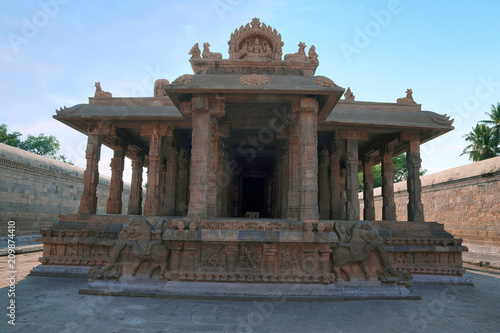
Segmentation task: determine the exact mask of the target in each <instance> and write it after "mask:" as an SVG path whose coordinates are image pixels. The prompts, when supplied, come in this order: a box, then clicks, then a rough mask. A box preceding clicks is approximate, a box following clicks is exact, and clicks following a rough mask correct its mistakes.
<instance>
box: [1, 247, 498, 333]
mask: <svg viewBox="0 0 500 333" xmlns="http://www.w3.org/2000/svg"><path fill="white" fill-rule="evenodd" d="M39 256H40V252H33V253H26V254H18V255H17V258H16V260H17V262H16V264H17V271H18V273H17V276H16V278H17V285H16V290H15V293H16V296H15V300H16V303H15V304H16V325H15V326H11V325H9V324H8V323H7V320H8V317H7V316H6V315H5V313H6V311H7V310H6V307H7V306H8V304H9V303H8V302H9V300H10V298H9V297H8V290H9V286H8V281H7V279H6V277H5V275H6V273H5V272H6V271H7V257H5V256H4V257H0V271H1V272H2V278H1V280H0V306H1V308H3V309H4V310H2V311H3V312H4V314H2V316H1V317H0V318H1V319H0V332H29V333H35V332H123V333H125V332H499V331H500V311H499V310H498V309H499V305H500V271H498V270H495V269H490V268H485V267H478V266H473V265H466V268H467V273H466V276H467V277H468V278H469V279H471V280H472V281H473V283H474V287H470V286H453V285H415V286H414V288H413V289H414V292H415V293H416V294H418V295H420V296H422V300H420V301H346V302H287V301H283V300H281V299H280V300H277V301H276V302H252V301H248V302H230V301H190V300H165V299H152V298H127V297H106V296H91V295H79V294H78V290H79V289H80V288H83V287H85V286H86V282H87V281H86V279H82V278H53V277H41V276H27V274H28V273H29V271H30V270H31V268H32V267H34V266H36V265H38V262H37V259H38V257H39Z"/></svg>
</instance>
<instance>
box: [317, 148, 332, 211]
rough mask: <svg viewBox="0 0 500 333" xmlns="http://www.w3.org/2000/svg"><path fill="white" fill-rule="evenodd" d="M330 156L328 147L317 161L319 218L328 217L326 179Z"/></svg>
mask: <svg viewBox="0 0 500 333" xmlns="http://www.w3.org/2000/svg"><path fill="white" fill-rule="evenodd" d="M329 160H330V156H329V153H328V149H327V150H325V151H323V153H321V155H320V163H319V177H318V181H319V184H318V187H319V218H320V219H323V220H325V219H328V218H330V210H331V209H330V203H331V199H330V186H329V181H328V168H329V164H330V161H329Z"/></svg>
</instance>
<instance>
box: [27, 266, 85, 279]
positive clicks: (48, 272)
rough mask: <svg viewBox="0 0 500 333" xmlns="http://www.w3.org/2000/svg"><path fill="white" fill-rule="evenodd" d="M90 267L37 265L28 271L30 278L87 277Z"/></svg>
mask: <svg viewBox="0 0 500 333" xmlns="http://www.w3.org/2000/svg"><path fill="white" fill-rule="evenodd" d="M90 268H91V267H90V266H64V265H38V266H36V267H33V269H32V270H31V271H30V275H31V276H60V277H83V278H86V277H88V276H89V269H90Z"/></svg>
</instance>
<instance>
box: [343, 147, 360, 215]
mask: <svg viewBox="0 0 500 333" xmlns="http://www.w3.org/2000/svg"><path fill="white" fill-rule="evenodd" d="M345 147H346V154H345V165H346V178H345V191H346V199H347V201H346V219H347V220H351V221H359V217H360V216H359V199H358V192H359V178H358V161H359V159H358V141H357V140H352V139H347V140H346V146H345Z"/></svg>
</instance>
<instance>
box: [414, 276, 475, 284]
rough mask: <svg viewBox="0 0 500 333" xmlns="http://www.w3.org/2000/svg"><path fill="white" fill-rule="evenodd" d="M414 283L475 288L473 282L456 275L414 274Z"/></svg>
mask: <svg viewBox="0 0 500 333" xmlns="http://www.w3.org/2000/svg"><path fill="white" fill-rule="evenodd" d="M412 282H413V283H417V284H456V285H463V286H473V285H474V284H473V283H472V281H471V280H469V279H467V278H466V277H464V276H454V275H434V274H413V280H412Z"/></svg>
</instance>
